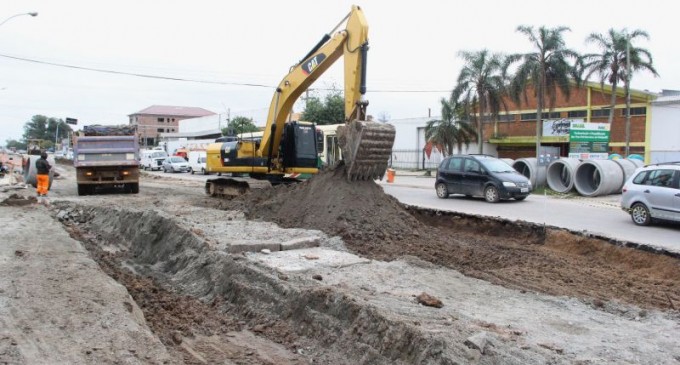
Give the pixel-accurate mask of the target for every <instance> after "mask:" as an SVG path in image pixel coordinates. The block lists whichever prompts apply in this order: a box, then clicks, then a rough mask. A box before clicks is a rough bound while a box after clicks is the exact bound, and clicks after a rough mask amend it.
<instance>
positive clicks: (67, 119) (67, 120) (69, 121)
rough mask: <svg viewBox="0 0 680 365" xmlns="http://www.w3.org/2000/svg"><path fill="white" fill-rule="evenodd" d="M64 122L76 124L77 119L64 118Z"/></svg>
mask: <svg viewBox="0 0 680 365" xmlns="http://www.w3.org/2000/svg"><path fill="white" fill-rule="evenodd" d="M66 124H78V119H75V118H66Z"/></svg>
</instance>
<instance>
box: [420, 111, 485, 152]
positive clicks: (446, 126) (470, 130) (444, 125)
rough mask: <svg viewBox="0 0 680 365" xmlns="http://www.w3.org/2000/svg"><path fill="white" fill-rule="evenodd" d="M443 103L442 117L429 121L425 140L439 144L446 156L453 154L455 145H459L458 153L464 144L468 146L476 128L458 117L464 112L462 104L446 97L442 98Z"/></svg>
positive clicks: (426, 126) (473, 137)
mask: <svg viewBox="0 0 680 365" xmlns="http://www.w3.org/2000/svg"><path fill="white" fill-rule="evenodd" d="M441 103H442V118H441V119H438V120H430V121H428V122H427V124H426V125H425V140H426V141H427V142H428V143H431V144H433V145H435V146H439V147H440V148H441V149H442V150H443V151H442V153H444V155H446V156H449V155H452V154H453V147H454V146H457V147H458V153H461V151H462V149H463V145H465V147H466V148H467V147H469V146H470V142H471V141H473V140H474V139H475V128H474V127H473V126H472V125H470V123H468V122H466V121H463V120H459V118H457V116H459V115H460V114H461V113H462V109H461V106H460V105H458V104H456V103H455V102H453V101H448V100H446V99H445V98H442V99H441Z"/></svg>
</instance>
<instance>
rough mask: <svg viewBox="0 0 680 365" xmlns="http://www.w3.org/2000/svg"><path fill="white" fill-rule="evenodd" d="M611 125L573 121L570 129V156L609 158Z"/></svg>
mask: <svg viewBox="0 0 680 365" xmlns="http://www.w3.org/2000/svg"><path fill="white" fill-rule="evenodd" d="M609 137H610V125H609V124H607V123H572V124H571V128H570V130H569V157H570V158H579V159H582V160H584V159H607V158H608V157H609Z"/></svg>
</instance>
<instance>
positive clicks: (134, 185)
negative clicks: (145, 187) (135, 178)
mask: <svg viewBox="0 0 680 365" xmlns="http://www.w3.org/2000/svg"><path fill="white" fill-rule="evenodd" d="M128 187H129V192H130V194H139V183H132V184H128Z"/></svg>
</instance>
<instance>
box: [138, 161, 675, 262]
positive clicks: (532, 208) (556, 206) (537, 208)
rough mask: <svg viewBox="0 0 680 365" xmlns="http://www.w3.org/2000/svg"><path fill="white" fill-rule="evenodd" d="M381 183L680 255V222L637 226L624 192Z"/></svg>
mask: <svg viewBox="0 0 680 365" xmlns="http://www.w3.org/2000/svg"><path fill="white" fill-rule="evenodd" d="M147 173H150V174H160V175H166V176H169V177H170V176H171V177H176V178H183V179H189V180H196V181H205V180H206V179H207V178H208V177H215V175H208V176H204V175H200V174H195V175H191V174H189V173H163V172H162V171H156V172H147ZM377 183H378V184H380V185H381V186H382V187H383V189H384V190H385V192H386V193H388V194H390V195H392V196H394V197H395V198H397V199H398V200H399V201H401V202H402V203H404V204H408V205H415V206H420V207H424V208H431V209H439V210H447V211H454V212H461V213H466V214H474V215H482V216H491V217H501V218H505V219H510V220H524V221H527V222H534V223H539V224H546V225H548V226H556V227H562V228H566V229H569V230H573V231H582V232H585V233H590V234H594V235H600V236H604V237H610V238H614V239H617V240H621V241H626V242H633V243H637V244H642V245H647V246H652V247H656V248H660V249H665V250H667V251H670V252H674V253H677V254H680V224H661V225H653V226H648V227H639V226H636V225H635V224H633V222H632V221H631V219H630V215H628V214H627V213H625V212H624V211H623V210H621V208H620V206H619V199H620V197H621V196H620V195H608V196H602V197H592V198H588V197H573V196H572V197H569V198H560V197H554V196H545V195H536V194H532V195H530V196H529V197H528V198H527V199H526V200H524V201H515V200H508V201H500V202H498V203H496V204H490V203H487V202H485V201H484V200H483V199H482V198H466V197H464V196H458V195H453V196H451V197H449V198H448V199H439V198H437V196H436V194H435V191H434V178H433V177H424V176H409V175H403V173H402V172H397V176H396V177H395V179H394V182H393V183H387V182H386V180H382V181H378V182H377Z"/></svg>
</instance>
